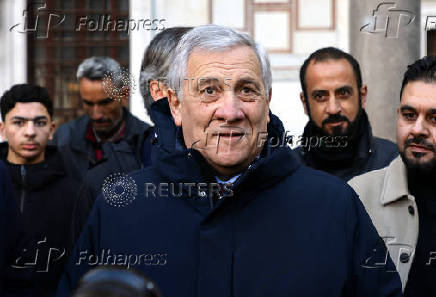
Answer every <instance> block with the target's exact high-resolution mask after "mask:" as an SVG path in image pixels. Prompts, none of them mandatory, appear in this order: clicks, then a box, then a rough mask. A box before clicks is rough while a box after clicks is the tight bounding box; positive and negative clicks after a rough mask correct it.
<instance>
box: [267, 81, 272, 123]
mask: <svg viewBox="0 0 436 297" xmlns="http://www.w3.org/2000/svg"><path fill="white" fill-rule="evenodd" d="M271 98H272V88H271V89H269V95H268V98H267V101H266V104H268V115H267V117H268V119H267V123H269V121H270V120H271V119H270V118H269V106H270V103H271Z"/></svg>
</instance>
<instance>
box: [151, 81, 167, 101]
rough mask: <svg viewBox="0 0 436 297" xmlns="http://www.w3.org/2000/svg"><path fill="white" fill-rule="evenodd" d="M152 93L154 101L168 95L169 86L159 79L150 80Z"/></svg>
mask: <svg viewBox="0 0 436 297" xmlns="http://www.w3.org/2000/svg"><path fill="white" fill-rule="evenodd" d="M150 95H151V97H152V98H153V100H154V101H157V100H159V99H162V98H164V97H168V89H167V87H166V86H165V85H164V84H163V83H162V82H159V81H157V80H152V81H150Z"/></svg>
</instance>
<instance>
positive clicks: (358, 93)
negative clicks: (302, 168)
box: [294, 47, 398, 181]
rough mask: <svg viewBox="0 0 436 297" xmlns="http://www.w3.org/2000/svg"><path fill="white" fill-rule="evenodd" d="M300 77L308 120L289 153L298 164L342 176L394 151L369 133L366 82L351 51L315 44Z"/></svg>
mask: <svg viewBox="0 0 436 297" xmlns="http://www.w3.org/2000/svg"><path fill="white" fill-rule="evenodd" d="M300 82H301V88H302V90H303V91H302V92H301V94H300V98H301V102H302V103H303V106H304V110H305V113H306V114H307V115H308V116H309V122H308V123H307V125H306V127H305V129H304V133H303V135H302V137H300V138H299V139H298V142H297V144H298V145H299V146H298V147H297V148H296V149H295V150H294V153H295V156H296V157H297V158H298V159H300V160H301V161H302V162H303V163H304V164H306V165H307V166H310V167H313V168H315V169H318V170H323V171H326V172H329V173H331V174H333V175H336V176H338V177H340V178H342V179H343V180H345V181H348V180H350V179H351V178H352V177H354V176H357V175H360V174H363V173H365V172H368V171H371V170H375V169H380V168H383V167H385V166H387V165H388V164H389V163H390V162H391V161H392V160H393V159H394V158H395V157H396V156H397V155H398V152H397V148H396V146H395V144H394V143H392V142H390V141H388V140H385V139H380V138H377V137H373V135H372V132H371V125H370V123H369V121H368V116H367V114H366V112H365V109H364V108H365V103H366V96H367V93H368V91H367V86H366V85H364V84H362V75H361V72H360V67H359V63H358V62H357V61H356V59H354V57H353V56H351V55H350V54H347V53H345V52H343V51H341V50H339V49H337V48H333V47H328V48H322V49H319V50H317V51H316V52H314V53H312V54H311V55H310V56H309V58H307V59H306V60H305V61H304V63H303V66H302V67H301V70H300Z"/></svg>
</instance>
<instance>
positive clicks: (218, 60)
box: [187, 46, 261, 77]
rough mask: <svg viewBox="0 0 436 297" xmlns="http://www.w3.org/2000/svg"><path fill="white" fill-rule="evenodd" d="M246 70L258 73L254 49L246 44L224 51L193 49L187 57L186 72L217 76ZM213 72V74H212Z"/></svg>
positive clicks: (258, 66) (258, 68)
mask: <svg viewBox="0 0 436 297" xmlns="http://www.w3.org/2000/svg"><path fill="white" fill-rule="evenodd" d="M244 71H245V72H247V73H252V74H256V75H259V74H260V72H261V71H260V64H259V60H258V58H257V55H256V53H255V52H254V50H253V49H252V48H250V47H248V46H238V47H234V48H230V49H228V50H225V51H217V52H212V51H206V50H200V49H199V50H194V51H193V52H192V53H191V54H190V55H189V58H188V65H187V73H188V74H190V75H201V74H202V73H203V74H204V73H211V74H212V75H209V76H208V77H219V76H220V75H222V74H223V72H224V73H225V72H228V73H232V72H238V73H239V72H244ZM214 74H215V75H214Z"/></svg>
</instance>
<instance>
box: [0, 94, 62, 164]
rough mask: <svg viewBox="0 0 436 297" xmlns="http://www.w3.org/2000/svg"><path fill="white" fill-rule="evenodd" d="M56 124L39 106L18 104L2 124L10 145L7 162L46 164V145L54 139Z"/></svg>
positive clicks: (33, 103) (3, 135)
mask: <svg viewBox="0 0 436 297" xmlns="http://www.w3.org/2000/svg"><path fill="white" fill-rule="evenodd" d="M54 130H55V124H54V123H53V122H52V121H51V119H50V115H49V114H48V112H47V109H46V108H45V107H44V105H42V104H41V103H39V102H29V103H22V102H17V103H16V104H15V107H14V108H13V109H11V110H10V111H9V112H8V113H7V114H6V118H5V122H4V123H1V134H2V137H3V138H4V139H6V140H7V141H8V144H9V151H8V157H7V159H8V161H9V162H10V163H13V164H36V163H40V162H42V161H43V160H44V152H45V147H46V146H47V142H48V141H49V140H51V139H52V138H53V133H54Z"/></svg>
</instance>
